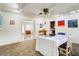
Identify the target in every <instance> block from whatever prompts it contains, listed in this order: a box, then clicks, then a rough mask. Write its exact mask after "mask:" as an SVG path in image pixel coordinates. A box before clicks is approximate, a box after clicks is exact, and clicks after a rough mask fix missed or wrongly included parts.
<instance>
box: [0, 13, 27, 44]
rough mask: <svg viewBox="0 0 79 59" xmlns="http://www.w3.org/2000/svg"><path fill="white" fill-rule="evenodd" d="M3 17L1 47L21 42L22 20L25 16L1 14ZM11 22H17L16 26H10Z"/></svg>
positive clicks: (0, 35) (0, 32)
mask: <svg viewBox="0 0 79 59" xmlns="http://www.w3.org/2000/svg"><path fill="white" fill-rule="evenodd" d="M1 15H2V16H3V24H2V30H0V45H5V44H9V43H14V42H17V41H21V40H22V39H21V20H24V19H26V18H25V17H24V16H21V15H17V14H12V13H8V12H1ZM10 20H14V21H15V25H10Z"/></svg>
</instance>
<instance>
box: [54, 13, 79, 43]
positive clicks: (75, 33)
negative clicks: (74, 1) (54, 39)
mask: <svg viewBox="0 0 79 59" xmlns="http://www.w3.org/2000/svg"><path fill="white" fill-rule="evenodd" d="M72 19H79V14H72V15H67V16H60V17H56V18H55V21H56V33H58V32H65V33H66V34H67V35H72V42H73V43H78V44H79V20H78V28H68V20H72ZM58 20H65V26H64V27H58V23H57V22H58Z"/></svg>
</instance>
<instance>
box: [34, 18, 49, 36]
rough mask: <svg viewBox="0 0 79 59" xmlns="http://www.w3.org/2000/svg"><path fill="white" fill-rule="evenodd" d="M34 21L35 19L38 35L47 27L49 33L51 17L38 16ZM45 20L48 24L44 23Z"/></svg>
mask: <svg viewBox="0 0 79 59" xmlns="http://www.w3.org/2000/svg"><path fill="white" fill-rule="evenodd" d="M34 21H35V33H36V35H38V32H39V30H41V29H46V30H47V31H48V32H47V34H49V29H50V23H49V18H42V17H37V18H35V19H34ZM45 22H46V24H44V23H45ZM41 23H42V24H43V27H42V28H40V24H41Z"/></svg>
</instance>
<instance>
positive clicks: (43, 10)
mask: <svg viewBox="0 0 79 59" xmlns="http://www.w3.org/2000/svg"><path fill="white" fill-rule="evenodd" d="M48 13H49V9H48V8H44V9H42V12H40V13H39V15H43V14H44V15H47V14H48Z"/></svg>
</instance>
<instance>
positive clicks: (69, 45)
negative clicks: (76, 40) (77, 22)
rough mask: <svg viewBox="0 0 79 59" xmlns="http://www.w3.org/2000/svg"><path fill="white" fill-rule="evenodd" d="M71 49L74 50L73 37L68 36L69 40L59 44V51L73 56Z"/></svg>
mask: <svg viewBox="0 0 79 59" xmlns="http://www.w3.org/2000/svg"><path fill="white" fill-rule="evenodd" d="M71 51H72V42H71V37H68V40H67V42H65V43H64V44H62V45H61V46H59V53H61V54H63V55H65V56H69V55H70V56H71Z"/></svg>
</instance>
